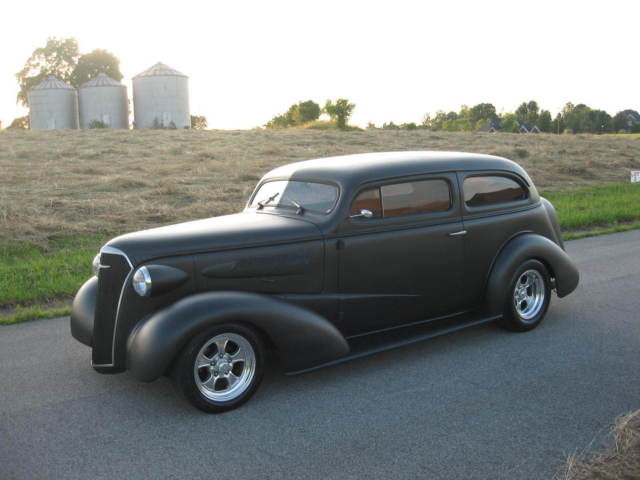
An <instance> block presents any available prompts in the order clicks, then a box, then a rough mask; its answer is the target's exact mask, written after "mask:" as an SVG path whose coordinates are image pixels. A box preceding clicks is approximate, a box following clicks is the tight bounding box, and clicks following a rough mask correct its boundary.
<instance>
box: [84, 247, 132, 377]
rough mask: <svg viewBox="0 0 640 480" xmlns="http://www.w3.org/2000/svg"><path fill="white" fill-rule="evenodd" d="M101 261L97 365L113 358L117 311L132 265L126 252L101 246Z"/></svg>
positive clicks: (95, 342)
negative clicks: (102, 266)
mask: <svg viewBox="0 0 640 480" xmlns="http://www.w3.org/2000/svg"><path fill="white" fill-rule="evenodd" d="M100 264H101V265H104V267H105V268H101V269H100V273H99V275H98V297H97V299H96V312H95V320H94V326H93V355H92V363H93V365H94V366H110V365H113V360H114V359H113V347H114V337H115V333H116V325H117V317H118V310H119V306H120V302H121V299H122V294H123V292H124V287H125V282H126V280H127V278H128V277H129V274H130V273H131V270H132V266H131V263H130V262H129V259H128V258H127V257H126V255H125V254H124V253H122V252H120V251H119V250H116V249H114V248H109V247H104V248H103V249H102V254H101V256H100ZM106 267H108V268H106Z"/></svg>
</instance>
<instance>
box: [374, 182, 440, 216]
mask: <svg viewBox="0 0 640 480" xmlns="http://www.w3.org/2000/svg"><path fill="white" fill-rule="evenodd" d="M380 190H381V192H382V211H383V214H384V216H385V217H399V216H401V215H413V214H416V213H427V212H442V211H445V210H449V207H451V192H450V189H449V182H447V181H445V180H439V179H438V180H421V181H417V182H406V183H396V184H394V185H383V186H382V187H381V188H380Z"/></svg>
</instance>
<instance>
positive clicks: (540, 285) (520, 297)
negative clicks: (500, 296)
mask: <svg viewBox="0 0 640 480" xmlns="http://www.w3.org/2000/svg"><path fill="white" fill-rule="evenodd" d="M545 295H546V291H545V285H544V278H543V277H542V275H541V274H540V272H538V271H537V270H527V271H525V272H524V273H523V274H522V275H520V277H519V278H518V281H517V282H516V285H515V287H514V289H513V303H514V306H515V309H516V312H517V313H518V315H519V316H520V318H522V319H523V320H531V319H533V318H535V317H536V315H538V313H540V310H541V309H542V307H543V305H544V301H545Z"/></svg>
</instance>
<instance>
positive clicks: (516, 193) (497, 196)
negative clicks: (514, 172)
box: [463, 175, 527, 207]
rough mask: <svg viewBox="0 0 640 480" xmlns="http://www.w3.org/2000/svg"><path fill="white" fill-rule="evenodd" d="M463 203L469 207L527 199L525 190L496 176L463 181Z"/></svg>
mask: <svg viewBox="0 0 640 480" xmlns="http://www.w3.org/2000/svg"><path fill="white" fill-rule="evenodd" d="M463 189H464V201H465V203H466V204H467V205H468V206H469V207H482V206H485V205H492V204H495V203H506V202H515V201H518V200H524V199H525V198H527V192H526V191H525V189H524V188H523V187H522V185H520V184H519V183H518V182H516V181H515V180H512V179H511V178H507V177H500V176H497V175H485V176H478V177H467V178H465V179H464V185H463Z"/></svg>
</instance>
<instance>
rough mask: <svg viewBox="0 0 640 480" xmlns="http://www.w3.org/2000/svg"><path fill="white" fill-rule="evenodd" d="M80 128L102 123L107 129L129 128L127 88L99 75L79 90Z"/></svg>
mask: <svg viewBox="0 0 640 480" xmlns="http://www.w3.org/2000/svg"><path fill="white" fill-rule="evenodd" d="M78 103H79V107H80V128H90V126H91V124H92V122H100V123H102V124H104V125H105V126H106V127H107V128H129V104H128V102H127V87H125V86H124V85H122V84H121V83H120V82H118V81H117V80H114V79H113V78H111V77H109V76H108V75H106V74H104V73H99V74H98V75H97V76H96V77H95V78H92V79H91V80H89V81H88V82H86V83H85V84H83V85H82V86H81V87H80V88H79V89H78Z"/></svg>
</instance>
